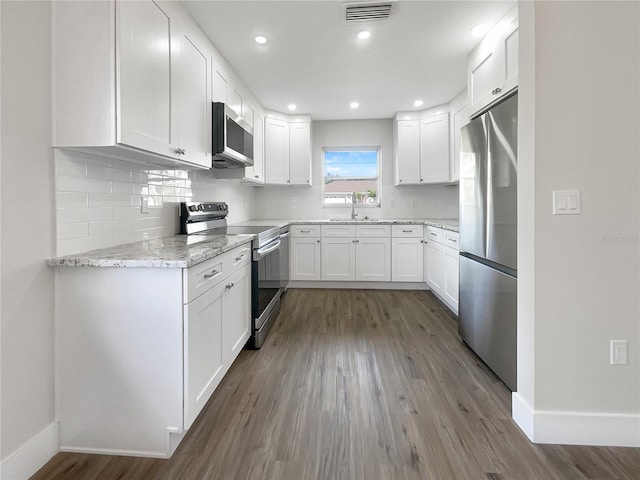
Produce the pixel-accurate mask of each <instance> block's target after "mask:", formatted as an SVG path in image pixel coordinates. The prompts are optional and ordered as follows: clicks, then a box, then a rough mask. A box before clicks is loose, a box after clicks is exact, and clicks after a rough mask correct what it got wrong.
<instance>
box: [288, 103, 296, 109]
mask: <svg viewBox="0 0 640 480" xmlns="http://www.w3.org/2000/svg"><path fill="white" fill-rule="evenodd" d="M287 108H288V109H289V110H295V109H296V108H297V107H296V104H295V103H290V104H289V105H287Z"/></svg>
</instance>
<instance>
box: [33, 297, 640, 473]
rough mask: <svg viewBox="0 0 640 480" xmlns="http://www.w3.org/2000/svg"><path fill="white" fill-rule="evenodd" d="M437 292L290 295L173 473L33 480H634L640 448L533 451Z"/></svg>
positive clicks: (69, 459)
mask: <svg viewBox="0 0 640 480" xmlns="http://www.w3.org/2000/svg"><path fill="white" fill-rule="evenodd" d="M456 329H457V326H456V322H455V320H454V319H453V318H452V317H451V315H450V314H449V313H448V310H447V309H446V308H445V307H444V306H442V305H441V304H440V303H439V302H438V301H437V300H436V299H435V297H433V296H432V294H431V293H429V292H418V291H369V290H302V289H299V290H290V291H288V292H287V294H286V295H285V297H284V300H283V304H282V311H281V313H280V316H279V318H278V321H277V324H276V326H275V327H274V329H273V330H272V332H271V334H270V336H269V338H268V340H267V343H266V345H265V346H264V347H263V348H262V349H261V350H259V351H246V350H245V351H243V352H242V353H241V354H240V356H239V357H238V360H237V361H236V363H235V364H234V366H233V367H232V368H231V370H230V371H229V373H228V374H227V376H226V377H225V378H224V380H223V381H222V383H221V385H220V387H219V388H218V390H217V391H216V392H215V393H214V395H213V397H212V399H211V400H210V401H209V403H208V405H207V406H206V407H205V409H204V410H203V412H202V414H201V415H200V417H199V418H198V420H196V422H195V423H194V425H193V427H192V428H191V430H190V431H189V433H188V434H187V436H186V437H185V439H184V440H183V442H182V444H181V445H180V447H179V448H178V450H177V451H176V453H175V454H174V455H173V457H172V458H171V459H169V460H157V459H142V458H134V457H109V456H101V455H85V454H74V453H59V454H57V455H56V456H55V457H54V458H53V459H52V460H51V461H50V462H49V463H48V464H47V465H45V466H44V467H43V468H42V469H41V470H40V471H39V472H38V473H37V474H36V475H35V476H33V477H32V479H34V480H45V479H46V480H71V479H110V480H111V479H119V480H124V479H140V480H146V479H176V480H177V479H180V480H203V479H224V480H227V479H229V480H241V479H252V480H258V479H260V480H262V479H273V480H306V479H323V480H324V479H327V480H328V479H332V480H333V479H349V480H351V479H354V480H355V479H366V480H377V479H379V480H392V479H434V480H435V479H438V480H440V479H442V480H444V479H447V480H448V479H488V480H503V479H518V480H520V479H531V480H543V479H545V480H546V479H549V480H553V479H558V480H568V479H632V480H638V479H640V449H632V448H602V447H577V446H555V445H534V444H532V443H530V442H529V441H528V440H527V438H526V437H525V435H524V434H523V433H522V432H521V431H520V430H519V428H518V427H517V426H516V424H515V423H514V422H513V421H512V420H511V415H510V408H511V407H510V398H511V394H510V392H509V391H508V389H507V388H506V387H505V386H504V385H503V384H502V383H501V382H500V381H499V380H498V379H497V378H496V377H495V376H494V375H493V373H492V372H491V371H490V370H488V369H487V367H486V366H484V364H483V363H482V362H481V361H480V360H479V359H478V358H477V357H476V356H475V355H474V354H473V353H472V352H471V351H470V350H469V349H468V348H466V347H465V346H464V345H463V344H462V343H461V342H460V340H459V339H458V336H457V330H456Z"/></svg>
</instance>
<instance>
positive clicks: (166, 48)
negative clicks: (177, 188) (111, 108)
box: [116, 2, 180, 158]
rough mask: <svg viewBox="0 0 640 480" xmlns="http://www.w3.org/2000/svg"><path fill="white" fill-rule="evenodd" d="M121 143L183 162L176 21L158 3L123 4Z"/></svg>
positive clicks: (119, 98) (120, 7)
mask: <svg viewBox="0 0 640 480" xmlns="http://www.w3.org/2000/svg"><path fill="white" fill-rule="evenodd" d="M117 15H118V17H117V23H118V32H119V33H118V49H117V52H116V61H117V64H116V72H117V77H118V78H117V107H118V114H117V115H116V118H117V132H116V141H117V142H118V143H122V144H125V145H129V146H132V147H137V148H140V149H143V150H148V151H150V152H154V153H159V154H161V155H167V156H170V157H174V158H180V156H179V155H178V154H177V153H176V148H177V141H178V138H177V132H178V129H177V118H176V115H177V111H176V109H175V108H174V105H173V104H172V99H174V98H176V93H177V89H176V81H175V78H174V75H175V73H176V72H175V71H174V69H172V62H173V61H174V60H175V59H176V58H175V52H176V51H177V45H178V42H179V38H178V35H177V30H176V22H175V19H173V18H171V17H170V16H169V14H168V13H166V12H165V10H163V9H162V8H160V7H159V6H158V5H157V4H156V3H154V2H118V3H117Z"/></svg>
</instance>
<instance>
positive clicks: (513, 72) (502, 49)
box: [496, 20, 519, 96]
mask: <svg viewBox="0 0 640 480" xmlns="http://www.w3.org/2000/svg"><path fill="white" fill-rule="evenodd" d="M518 43H519V30H518V22H517V20H515V21H514V22H513V23H511V24H510V25H509V27H508V29H506V30H505V31H504V32H503V34H502V35H501V36H500V39H499V40H498V45H497V47H496V49H497V55H498V57H497V62H496V70H497V71H496V86H497V87H499V88H500V92H498V94H497V96H501V95H504V94H506V93H508V92H510V91H511V90H513V89H514V88H515V87H517V86H518Z"/></svg>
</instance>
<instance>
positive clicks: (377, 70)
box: [182, 0, 514, 120]
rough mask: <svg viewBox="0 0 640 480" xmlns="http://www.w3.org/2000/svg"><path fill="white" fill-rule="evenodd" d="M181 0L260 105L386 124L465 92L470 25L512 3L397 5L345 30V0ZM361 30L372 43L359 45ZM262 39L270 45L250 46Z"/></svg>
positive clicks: (494, 17) (491, 19) (452, 0)
mask: <svg viewBox="0 0 640 480" xmlns="http://www.w3.org/2000/svg"><path fill="white" fill-rule="evenodd" d="M182 3H183V4H184V5H185V7H186V8H187V10H188V11H189V12H190V14H191V15H192V16H193V18H194V19H195V20H196V21H197V22H198V24H199V25H200V27H201V28H202V29H203V30H204V31H205V33H206V34H207V35H208V36H209V38H210V39H211V41H212V42H213V43H214V45H215V46H216V48H217V49H218V50H219V51H220V53H222V55H224V57H225V58H226V59H227V61H228V62H229V63H230V64H231V66H232V67H233V68H234V69H235V71H236V72H237V73H238V74H239V75H240V77H241V78H242V79H243V80H244V82H245V83H246V84H247V86H248V87H249V89H250V90H251V91H252V92H253V94H254V95H255V96H256V97H257V98H258V100H259V101H260V102H261V103H262V105H263V106H264V107H265V108H266V109H269V110H276V111H281V112H287V105H288V104H290V103H295V104H296V105H297V106H298V108H297V110H296V113H300V114H311V115H312V117H313V119H314V120H336V119H362V118H391V117H392V116H393V115H394V113H395V112H398V111H407V110H419V109H424V108H427V107H430V106H436V105H440V104H443V103H447V102H449V101H450V100H451V99H452V98H453V97H454V96H455V95H456V94H457V93H459V92H460V91H461V90H462V89H463V88H464V87H465V84H466V56H467V54H468V53H469V51H471V50H472V49H473V47H474V46H475V45H476V44H477V43H478V41H479V39H478V38H476V37H473V36H472V35H471V32H470V30H471V28H472V27H474V26H475V25H477V24H479V23H490V24H495V23H496V22H497V21H498V20H499V19H500V17H502V15H504V14H505V13H506V12H507V11H508V10H509V8H511V7H512V6H513V5H514V2H513V1H509V2H505V1H481V0H474V1H457V0H449V1H407V0H400V1H397V2H395V3H394V6H393V11H392V13H391V17H390V18H389V19H388V20H385V21H378V22H369V23H367V24H363V23H359V24H345V23H344V22H343V15H344V3H347V2H342V1H332V0H325V1H266V0H262V1H239V0H235V1H184V2H182ZM362 30H369V31H370V32H371V37H370V38H369V39H367V40H360V39H358V38H357V33H358V32H360V31H362ZM259 34H260V35H265V36H266V37H267V38H268V39H269V42H268V44H267V45H263V46H261V45H258V44H256V43H255V42H254V41H253V38H254V37H255V36H256V35H259ZM416 99H421V100H423V101H424V106H423V107H421V108H419V109H418V108H415V107H414V106H413V102H414V100H416ZM351 101H357V102H359V103H360V107H359V108H358V109H357V110H352V109H351V108H350V107H349V103H350V102H351Z"/></svg>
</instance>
